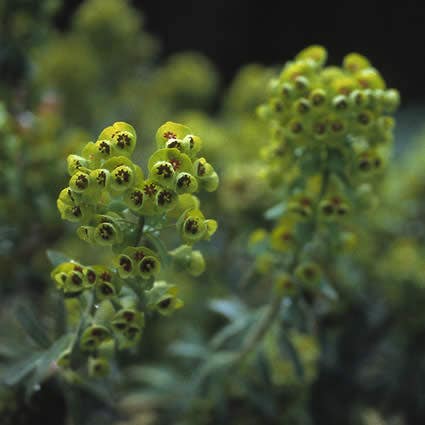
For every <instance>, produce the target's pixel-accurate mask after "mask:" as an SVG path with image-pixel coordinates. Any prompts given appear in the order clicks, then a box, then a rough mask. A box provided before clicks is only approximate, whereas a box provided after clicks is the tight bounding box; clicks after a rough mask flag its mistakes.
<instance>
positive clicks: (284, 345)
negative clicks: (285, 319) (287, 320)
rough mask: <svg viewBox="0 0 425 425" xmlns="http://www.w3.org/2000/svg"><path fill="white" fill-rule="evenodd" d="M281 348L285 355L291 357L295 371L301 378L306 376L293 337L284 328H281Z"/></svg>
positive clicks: (279, 337) (279, 339)
mask: <svg viewBox="0 0 425 425" xmlns="http://www.w3.org/2000/svg"><path fill="white" fill-rule="evenodd" d="M278 341H279V349H280V352H281V354H282V355H283V356H285V357H289V358H290V360H291V361H292V363H293V365H294V369H295V372H296V373H297V375H298V377H299V378H303V377H304V366H303V364H302V362H301V360H300V357H299V355H298V352H297V349H296V348H295V346H294V344H293V343H292V341H291V339H290V338H289V337H288V335H287V334H286V333H285V331H284V329H283V328H279V336H278Z"/></svg>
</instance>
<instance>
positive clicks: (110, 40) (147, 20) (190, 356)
mask: <svg viewBox="0 0 425 425" xmlns="http://www.w3.org/2000/svg"><path fill="white" fill-rule="evenodd" d="M424 22H425V6H424V5H422V4H421V3H418V2H411V1H404V2H400V3H398V4H395V5H391V6H390V5H389V4H385V3H382V2H370V1H369V2H366V1H350V2H345V1H341V2H339V3H338V4H337V5H334V4H332V3H330V2H328V3H323V2H322V3H320V2H315V3H311V2H292V3H288V2H274V1H262V2H261V3H258V2H253V3H249V2H242V1H239V0H236V1H227V2H225V1H221V0H216V1H210V2H199V1H198V2H195V1H193V2H189V1H179V2H169V1H125V0H83V1H73V0H67V1H61V0H43V1H34V0H0V181H1V182H2V191H1V193H0V319H1V320H2V324H3V326H1V327H0V373H1V374H2V376H3V374H5V373H6V372H7V371H8V372H9V373H8V374H6V375H7V378H4V379H2V384H1V385H0V423H1V424H2V425H3V424H5V425H11V424H25V425H38V424H41V423H43V424H55V425H58V424H70V423H74V424H75V425H80V424H81V425H84V424H93V425H97V424H117V425H118V424H119V425H124V424H126V425H151V424H152V425H153V424H163V423H164V424H165V423H176V424H181V425H183V424H194V425H195V424H196V425H198V424H211V425H212V424H221V423H228V422H232V423H235V424H244V425H246V424H248V425H249V424H257V423H266V424H285V425H286V424H294V425H298V424H299V425H310V424H317V425H321V424H326V425H333V424H335V425H339V424H341V423H347V424H350V425H351V424H352V425H385V424H386V425H411V424H418V425H422V424H423V423H425V327H424V323H425V309H424V308H423V306H424V305H425V292H424V291H425V247H424V240H425V228H424V224H423V223H424V218H425V201H424V195H425V149H424V146H425V135H424V134H423V125H424V123H425V120H424V117H425V115H424V113H425V81H424V75H425V56H424V55H423V49H424V46H425V31H424V29H423V23H424ZM313 43H314V44H323V45H324V46H326V47H327V49H328V53H329V63H331V64H340V63H341V60H342V58H343V56H344V55H345V54H347V53H349V52H351V51H356V52H359V53H361V54H364V55H365V56H367V57H368V58H369V59H370V60H371V62H372V64H373V65H374V66H376V68H377V69H378V70H379V71H380V72H381V74H382V75H383V76H384V78H385V80H386V82H387V85H388V86H389V87H395V88H397V89H398V90H399V91H400V93H401V98H402V106H401V108H400V111H399V112H398V115H397V127H396V144H395V152H396V154H395V159H396V161H394V164H393V165H392V166H391V167H389V173H388V175H387V176H386V177H385V178H383V179H382V182H381V184H382V186H381V188H380V190H381V193H382V200H381V202H380V203H379V205H378V206H377V207H376V209H375V210H373V212H371V213H370V214H369V215H366V216H365V217H364V218H363V219H361V220H353V222H352V223H351V222H350V226H351V227H352V230H353V231H354V232H355V233H356V234H358V236H359V244H358V245H357V247H356V248H354V249H353V250H351V251H349V252H347V253H345V252H344V253H342V254H341V256H340V258H339V259H338V260H335V262H333V263H331V264H330V265H329V267H330V269H331V270H332V279H331V282H330V283H331V284H332V285H333V286H334V287H335V288H336V289H337V292H338V299H337V301H336V302H333V303H331V304H329V305H326V307H324V308H322V307H323V306H322V305H320V306H319V307H320V308H318V309H316V310H315V314H316V315H317V316H316V318H315V321H314V326H312V327H310V328H309V326H307V325H305V323H310V324H311V321H312V320H313V319H312V318H311V317H310V316H309V313H308V311H307V312H306V311H297V312H295V313H294V317H291V318H290V319H288V318H286V317H285V318H283V320H284V321H285V320H287V322H288V323H290V325H289V326H290V331H289V332H288V337H287V338H286V339H285V342H284V344H282V343H281V340H280V339H279V338H280V337H278V336H277V334H276V332H272V333H271V334H270V335H269V337H268V338H267V339H266V341H265V349H264V352H263V353H262V355H261V356H258V358H255V359H254V360H253V361H251V362H250V363H248V364H247V366H246V367H245V368H243V369H242V370H240V371H238V373H237V374H236V377H237V379H236V380H233V381H232V380H231V379H230V378H229V377H228V376H226V374H219V373H217V374H215V375H214V376H213V377H211V379H209V380H208V382H206V383H205V382H204V383H203V385H202V386H200V385H198V384H196V376H195V377H194V376H193V370H194V369H195V368H196V367H198V366H199V365H201V364H202V362H203V361H205V359H208V358H209V357H211V351H210V350H211V349H212V348H211V347H212V346H214V343H213V344H212V345H211V341H215V344H219V343H218V342H217V341H222V343H223V345H224V346H226V347H230V348H232V347H233V348H234V347H237V346H238V344H239V343H240V341H241V335H240V334H239V333H238V332H239V331H237V329H239V330H241V329H245V328H246V324H247V323H251V322H252V320H254V319H253V318H255V317H258V316H256V315H258V312H259V311H260V310H261V306H262V305H264V304H265V303H267V301H268V293H269V291H270V287H269V283H268V282H267V279H264V273H262V272H261V270H263V271H264V267H266V268H267V258H262V257H261V256H259V255H257V254H256V253H255V252H251V251H250V252H248V251H247V249H246V247H247V245H248V241H249V239H250V235H251V234H252V232H253V231H254V230H255V229H257V228H263V227H264V228H269V227H270V222H269V221H268V220H267V219H266V218H265V217H264V212H265V211H266V210H267V209H268V208H270V206H272V205H274V204H275V203H276V198H278V195H279V194H277V193H273V191H271V190H270V189H269V188H268V186H267V185H266V183H265V182H263V181H260V180H259V179H256V176H257V175H258V171H261V168H262V167H263V164H262V162H261V159H260V157H259V154H258V146H259V145H262V144H263V143H266V139H267V134H268V133H267V132H266V129H265V126H264V123H262V122H260V121H259V120H257V118H256V115H255V110H256V108H257V106H258V105H259V104H261V103H262V102H263V101H264V100H265V98H266V86H267V83H268V81H269V79H270V78H271V77H272V76H273V75H276V73H277V72H279V70H280V68H281V67H282V65H283V64H284V63H285V62H286V61H287V60H290V59H292V58H293V57H294V56H295V55H296V53H297V52H298V51H300V50H301V49H302V48H304V47H305V46H307V45H310V44H313ZM117 120H124V121H128V122H130V123H132V124H133V125H134V126H135V128H136V130H137V131H138V134H139V137H140V139H141V140H142V142H141V147H140V150H139V151H137V152H136V158H137V159H139V160H140V161H139V162H140V163H141V164H142V163H144V161H145V159H146V157H147V155H148V154H149V153H150V152H151V151H152V149H153V143H154V134H155V131H156V129H157V128H158V127H159V126H160V125H161V124H162V123H163V122H165V121H167V120H173V121H178V122H183V123H185V124H186V125H188V126H190V127H191V128H192V129H193V130H194V132H195V133H196V134H199V135H200V136H201V137H202V138H203V139H204V146H205V148H204V154H205V156H206V157H207V158H208V160H209V161H210V162H211V163H212V164H214V166H215V167H216V168H217V170H218V172H219V174H220V178H221V186H220V189H219V191H218V192H217V193H214V194H212V195H209V196H208V197H206V198H205V199H202V202H203V203H204V204H205V211H206V215H208V216H212V217H215V218H217V220H218V221H219V223H220V230H219V232H218V233H217V235H216V236H215V237H214V240H213V241H212V243H211V244H205V245H203V246H202V250H203V252H204V253H205V256H206V260H207V272H206V273H205V274H204V275H203V276H202V277H201V278H199V279H193V278H188V277H187V276H179V279H180V282H179V284H180V285H181V287H182V292H183V298H184V299H185V304H186V307H185V309H184V310H182V312H181V313H180V312H179V313H178V315H176V316H175V318H173V319H171V320H168V321H164V320H155V319H152V322H151V324H150V326H149V327H147V329H146V333H145V335H144V336H143V344H142V346H141V347H140V350H136V351H135V352H132V353H124V354H121V355H120V356H119V357H118V359H117V365H116V370H115V373H114V374H113V376H112V377H111V378H110V379H109V380H107V381H105V382H94V383H93V382H89V381H87V382H86V381H83V382H82V383H79V384H78V385H77V384H75V383H74V384H70V383H69V381H68V380H66V379H63V377H61V376H57V374H55V373H52V371H51V370H43V371H42V372H40V373H39V374H38V375H37V379H38V380H39V381H40V383H41V385H39V383H38V381H34V380H31V378H32V377H33V376H34V375H31V374H29V372H28V371H31V370H32V369H31V367H34V360H31V359H34V355H36V354H37V353H39V351H40V347H37V345H36V344H34V341H32V340H31V338H29V337H28V335H26V334H25V333H24V332H23V331H22V315H21V320H17V314H16V312H17V311H21V310H20V308H21V307H22V306H25V308H27V309H29V311H30V312H31V313H28V314H27V315H26V316H25V317H26V318H27V319H28V317H31V320H32V321H33V322H36V323H38V324H40V326H42V327H43V328H44V329H45V330H46V332H47V333H48V334H49V335H50V337H51V338H52V339H54V338H57V337H58V335H59V334H58V333H57V326H56V324H57V320H56V316H55V314H56V307H58V306H59V304H60V299H59V298H58V294H56V291H55V290H54V288H53V285H52V283H51V281H50V276H49V273H50V270H51V265H50V263H49V261H48V259H47V257H46V250H47V249H55V250H57V251H61V252H64V253H65V254H66V255H68V256H71V257H73V258H76V259H79V260H84V261H85V262H89V261H108V258H110V257H109V253H108V252H107V250H105V251H102V252H100V253H99V252H98V253H93V252H92V251H93V250H91V249H90V247H88V246H87V245H84V243H82V242H81V241H79V240H77V238H76V237H75V227H74V226H72V225H68V224H66V223H64V222H63V221H61V220H60V217H59V214H58V212H57V210H56V197H57V194H58V192H59V190H60V188H62V187H64V186H65V184H66V181H67V176H66V161H65V159H66V156H67V155H68V154H70V153H74V152H78V151H79V150H80V149H81V148H82V146H84V145H85V143H87V142H88V141H89V140H93V139H95V138H96V137H97V135H98V134H99V132H100V130H101V129H102V128H104V127H105V126H106V125H109V124H110V123H112V122H113V121H117ZM168 242H169V243H170V244H171V243H173V242H174V241H173V240H170V241H168ZM229 258H230V259H232V261H231V264H229ZM247 271H248V273H247ZM18 316H19V315H18ZM27 321H28V320H27ZM19 322H21V323H19ZM24 322H25V319H24ZM285 323H286V322H285ZM294 323H295V324H294ZM300 323H301V324H300ZM313 328H314V330H312V329H313ZM223 332H224V333H223ZM232 332H234V333H232ZM226 335H230V336H231V338H230V339H229V338H228V337H226ZM223 341H224V342H225V343H226V344H227V345H226V344H224V342H223ZM282 347H283V348H282ZM29 365H30V366H29ZM26 368H27V369H26ZM28 368H29V369H28ZM235 381H236V382H235ZM194 382H195V383H194ZM182 393H183V394H188V396H187V397H186V398H185V400H182V397H181V394H182Z"/></svg>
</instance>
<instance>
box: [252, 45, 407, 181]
mask: <svg viewBox="0 0 425 425" xmlns="http://www.w3.org/2000/svg"><path fill="white" fill-rule="evenodd" d="M326 58H327V52H326V50H325V49H324V48H323V47H321V46H310V47H308V48H306V49H304V50H303V51H301V52H300V53H299V54H298V55H297V56H296V58H295V59H294V60H293V61H290V62H288V63H287V64H286V65H285V66H284V68H283V70H282V72H281V74H280V76H279V77H278V78H276V79H274V80H272V82H271V85H270V97H269V100H268V102H267V104H265V105H262V106H261V107H260V108H259V113H260V115H262V116H263V117H266V118H267V119H269V120H271V121H272V122H273V126H272V127H273V130H272V132H273V136H272V143H271V145H270V146H269V147H267V149H265V156H266V158H267V159H268V160H269V165H270V170H269V174H270V176H271V177H275V178H277V176H278V175H279V173H280V171H281V169H282V166H283V167H284V168H285V169H288V168H293V167H299V168H302V170H303V173H306V172H307V173H311V174H312V173H314V171H316V170H317V168H320V165H321V163H323V162H324V161H328V162H335V164H332V166H333V167H334V168H335V169H336V170H338V172H341V173H346V174H347V173H348V174H350V176H351V177H352V178H353V177H355V176H370V175H373V174H374V173H375V172H376V171H378V170H380V169H381V168H382V166H383V165H384V163H385V161H386V159H387V156H388V148H389V145H390V144H391V141H392V129H393V126H394V121H393V119H392V118H391V117H390V114H391V113H393V112H394V111H395V109H396V108H397V106H398V104H399V94H398V92H397V91H396V90H394V89H387V88H386V83H385V81H384V79H383V78H382V76H381V75H380V74H379V72H378V71H377V70H376V69H375V68H373V67H372V65H371V64H370V62H369V61H368V60H367V59H366V58H365V57H364V56H361V55H359V54H357V53H350V54H348V55H347V56H345V57H344V60H343V64H342V66H341V67H336V66H325V62H326ZM286 174H287V173H286Z"/></svg>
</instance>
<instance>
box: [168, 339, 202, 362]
mask: <svg viewBox="0 0 425 425" xmlns="http://www.w3.org/2000/svg"><path fill="white" fill-rule="evenodd" d="M169 351H170V352H171V353H172V354H175V355H177V356H181V357H187V358H191V359H203V358H206V357H207V356H208V354H209V351H208V350H207V349H206V348H205V347H203V346H202V345H199V344H193V343H189V342H176V343H174V344H172V345H171V346H170V348H169Z"/></svg>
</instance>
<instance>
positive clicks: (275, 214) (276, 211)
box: [264, 202, 286, 220]
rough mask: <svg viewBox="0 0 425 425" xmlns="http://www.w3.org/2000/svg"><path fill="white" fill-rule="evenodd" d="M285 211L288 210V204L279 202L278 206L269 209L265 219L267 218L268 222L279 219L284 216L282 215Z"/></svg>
mask: <svg viewBox="0 0 425 425" xmlns="http://www.w3.org/2000/svg"><path fill="white" fill-rule="evenodd" d="M285 210H286V203H285V202H279V203H278V204H276V205H274V206H273V207H271V208H269V209H268V210H267V211H266V212H265V213H264V218H266V219H267V220H276V219H277V218H279V217H281V216H282V214H283V213H284V212H285Z"/></svg>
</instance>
